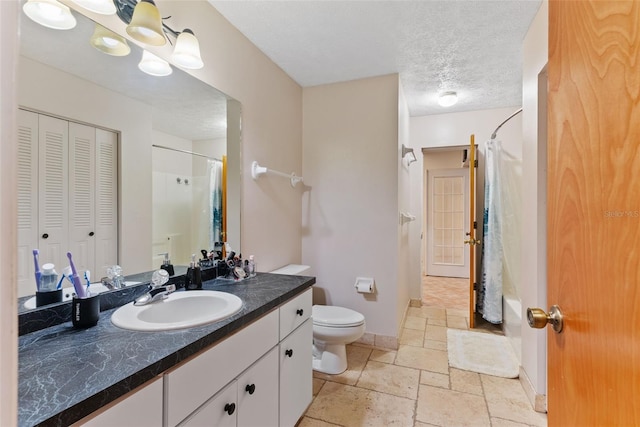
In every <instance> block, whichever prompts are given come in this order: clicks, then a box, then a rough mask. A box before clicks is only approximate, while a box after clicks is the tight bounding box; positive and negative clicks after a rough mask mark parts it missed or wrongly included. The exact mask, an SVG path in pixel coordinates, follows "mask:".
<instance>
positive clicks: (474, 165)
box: [473, 159, 478, 168]
mask: <svg viewBox="0 0 640 427" xmlns="http://www.w3.org/2000/svg"><path fill="white" fill-rule="evenodd" d="M473 167H474V168H477V167H478V159H475V160H474V161H473Z"/></svg>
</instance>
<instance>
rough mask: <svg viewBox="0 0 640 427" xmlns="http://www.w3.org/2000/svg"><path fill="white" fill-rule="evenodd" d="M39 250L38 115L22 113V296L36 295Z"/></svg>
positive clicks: (20, 225)
mask: <svg viewBox="0 0 640 427" xmlns="http://www.w3.org/2000/svg"><path fill="white" fill-rule="evenodd" d="M37 247H38V115H37V114H35V113H31V112H29V111H24V110H18V253H17V255H18V296H24V295H29V294H33V292H34V291H35V279H34V275H33V273H34V268H33V255H32V254H33V250H34V249H36V248H37Z"/></svg>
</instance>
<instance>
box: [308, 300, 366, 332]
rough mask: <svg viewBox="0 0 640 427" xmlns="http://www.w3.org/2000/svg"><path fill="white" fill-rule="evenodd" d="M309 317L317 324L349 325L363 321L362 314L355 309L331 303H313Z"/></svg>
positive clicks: (360, 323)
mask: <svg viewBox="0 0 640 427" xmlns="http://www.w3.org/2000/svg"><path fill="white" fill-rule="evenodd" d="M311 317H313V323H314V325H318V326H330V327H331V326H333V327H349V326H360V325H362V324H363V323H364V316H363V315H362V314H360V313H358V312H357V311H353V310H350V309H348V308H344V307H336V306H333V305H314V306H313V308H312V314H311Z"/></svg>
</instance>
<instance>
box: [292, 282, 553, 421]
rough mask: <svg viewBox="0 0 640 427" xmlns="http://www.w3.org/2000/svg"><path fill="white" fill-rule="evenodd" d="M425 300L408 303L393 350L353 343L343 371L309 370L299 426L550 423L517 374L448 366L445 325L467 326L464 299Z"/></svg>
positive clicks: (461, 327) (456, 327) (348, 350)
mask: <svg viewBox="0 0 640 427" xmlns="http://www.w3.org/2000/svg"><path fill="white" fill-rule="evenodd" d="M458 280H460V279H458ZM465 289H466V288H465ZM465 292H466V291H465ZM465 301H466V300H465ZM424 304H425V303H424V301H423V306H422V307H420V308H417V307H411V308H409V311H408V313H407V317H406V319H405V323H404V327H403V329H402V335H401V337H400V347H399V349H398V350H397V351H392V350H387V349H382V348H376V347H371V346H365V345H361V344H352V345H349V346H347V357H348V360H349V367H348V369H347V371H345V372H344V373H342V374H340V375H326V374H321V373H318V372H315V371H314V373H313V376H314V378H313V401H312V403H311V405H310V406H309V408H308V410H307V412H306V413H305V416H304V418H303V419H302V420H301V421H300V423H299V424H298V426H299V427H326V426H353V427H364V426H372V427H377V426H380V427H382V426H400V427H411V426H414V427H422V426H491V427H522V426H542V427H544V426H546V425H547V417H546V414H540V413H537V412H535V411H534V410H533V409H532V407H531V404H530V403H529V400H528V398H527V396H526V395H525V392H524V390H523V388H522V386H521V385H520V381H519V380H518V379H506V378H499V377H493V376H489V375H483V374H477V373H475V372H468V371H462V370H459V369H455V368H451V367H450V366H449V363H448V355H447V328H455V329H468V325H469V319H468V317H467V316H468V313H467V309H466V306H465V307H464V308H463V309H460V308H449V307H446V306H443V305H424ZM442 304H448V305H451V302H442Z"/></svg>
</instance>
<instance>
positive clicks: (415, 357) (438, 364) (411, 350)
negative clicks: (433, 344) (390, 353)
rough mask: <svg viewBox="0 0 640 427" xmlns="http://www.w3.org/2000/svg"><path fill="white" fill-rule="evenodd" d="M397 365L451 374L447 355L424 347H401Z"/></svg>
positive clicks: (397, 356)
mask: <svg viewBox="0 0 640 427" xmlns="http://www.w3.org/2000/svg"><path fill="white" fill-rule="evenodd" d="M395 364H396V365H400V366H406V367H408V368H416V369H423V370H425V371H432V372H439V373H441V374H448V373H449V359H448V357H447V353H446V352H444V351H438V350H431V349H429V348H424V347H413V346H410V345H401V346H400V348H399V349H398V354H397V355H396V361H395Z"/></svg>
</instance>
